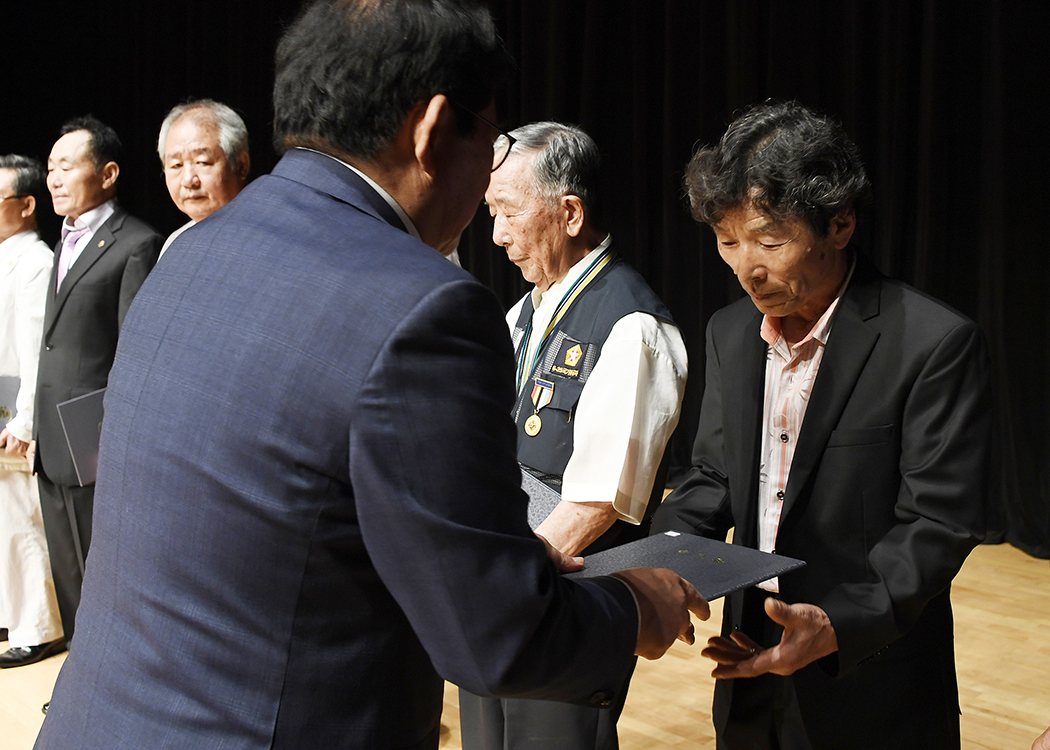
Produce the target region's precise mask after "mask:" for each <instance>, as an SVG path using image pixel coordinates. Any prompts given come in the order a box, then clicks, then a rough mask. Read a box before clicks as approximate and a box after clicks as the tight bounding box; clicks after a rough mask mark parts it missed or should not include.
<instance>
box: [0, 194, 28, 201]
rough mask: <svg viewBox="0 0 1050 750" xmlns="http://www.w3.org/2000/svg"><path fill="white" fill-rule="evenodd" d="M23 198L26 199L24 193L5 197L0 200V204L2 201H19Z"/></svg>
mask: <svg viewBox="0 0 1050 750" xmlns="http://www.w3.org/2000/svg"><path fill="white" fill-rule="evenodd" d="M25 197H26V196H25V193H21V194H19V193H15V194H14V195H5V196H4V197H3V198H0V203H3V202H4V201H7V200H11V199H15V200H21V199H22V198H25Z"/></svg>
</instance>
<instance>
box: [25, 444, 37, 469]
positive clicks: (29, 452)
mask: <svg viewBox="0 0 1050 750" xmlns="http://www.w3.org/2000/svg"><path fill="white" fill-rule="evenodd" d="M35 458H36V441H35V440H30V441H29V447H28V448H26V461H28V462H29V470H30V471H32V470H33V459H35Z"/></svg>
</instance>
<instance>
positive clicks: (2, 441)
mask: <svg viewBox="0 0 1050 750" xmlns="http://www.w3.org/2000/svg"><path fill="white" fill-rule="evenodd" d="M0 448H3V449H4V453H6V454H7V455H9V456H24V455H25V454H26V451H27V450H28V449H29V443H26V442H23V441H21V440H19V439H18V438H16V437H15V436H14V435H12V434H11V433H10V432H8V431H7V428H6V427H5V428H4V429H3V430H2V431H0Z"/></svg>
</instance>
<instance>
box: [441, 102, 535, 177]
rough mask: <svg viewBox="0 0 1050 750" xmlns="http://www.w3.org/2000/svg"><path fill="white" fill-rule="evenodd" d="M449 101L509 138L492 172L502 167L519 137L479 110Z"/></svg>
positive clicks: (501, 135)
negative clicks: (483, 115)
mask: <svg viewBox="0 0 1050 750" xmlns="http://www.w3.org/2000/svg"><path fill="white" fill-rule="evenodd" d="M449 101H450V102H452V103H453V104H454V105H455V106H457V107H459V108H460V109H462V110H463V111H464V112H466V113H467V114H469V115H474V116H475V117H476V118H478V119H479V120H481V121H482V122H483V123H485V124H486V125H488V126H489V127H490V128H492V129H493V130H495V131H496V132H497V133H499V135H500V137H501V138H505V139H506V140H507V148H506V150H505V151H504V152H503V155H502V156H501V157H500V160H499V161H498V162H496V163H495V164H494V165H493V166H492V169H491V171H492V172H495V171H496V170H497V169H499V168H500V167H502V166H503V162H505V161H506V160H507V157H508V156H510V152H511V149H513V148H514V144H515V143H517V142H518V139H517V138H515V137H514V136H512V135H511V134H510V133H508V132H507V131H506V130H503V128H501V127H500V126H499V125H497V124H496V123H494V122H492V121H491V120H489V119H487V118H485V117H482V116H481V115H479V114H478V113H477V112H475V111H474V110H472V109H467V108H466V107H464V106H463V105H462V104H460V103H459V102H457V101H454V100H452V99H449ZM496 140H497V141H498V140H499V138H497V139H496Z"/></svg>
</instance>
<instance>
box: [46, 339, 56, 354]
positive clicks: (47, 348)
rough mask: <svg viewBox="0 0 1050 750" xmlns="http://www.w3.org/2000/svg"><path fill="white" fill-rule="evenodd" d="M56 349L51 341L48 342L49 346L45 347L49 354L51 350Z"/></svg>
mask: <svg viewBox="0 0 1050 750" xmlns="http://www.w3.org/2000/svg"><path fill="white" fill-rule="evenodd" d="M54 348H55V345H54V344H52V343H51V342H50V341H49V342H47V344H45V345H44V350H45V351H48V352H49V351H51V350H52V349H54Z"/></svg>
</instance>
